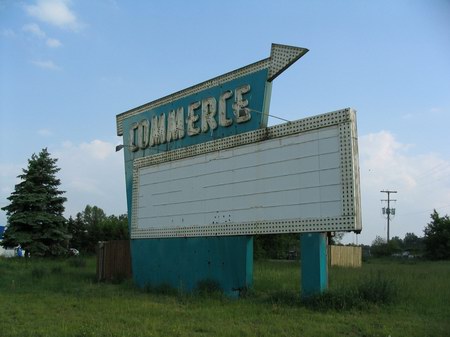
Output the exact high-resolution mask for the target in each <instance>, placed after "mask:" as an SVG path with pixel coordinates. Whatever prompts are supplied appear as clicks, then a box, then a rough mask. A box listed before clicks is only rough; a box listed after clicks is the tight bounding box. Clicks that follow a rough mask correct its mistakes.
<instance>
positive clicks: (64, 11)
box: [24, 0, 82, 30]
mask: <svg viewBox="0 0 450 337" xmlns="http://www.w3.org/2000/svg"><path fill="white" fill-rule="evenodd" d="M69 4H70V1H68V0H37V2H36V4H34V5H25V6H24V8H25V11H26V12H27V13H28V14H29V15H30V16H32V17H34V18H36V19H38V20H40V21H42V22H45V23H48V24H51V25H55V26H57V27H60V28H69V29H72V30H78V29H80V28H81V26H82V25H81V23H80V22H79V21H78V19H77V17H76V15H75V13H74V12H73V11H72V10H71V9H70V8H69Z"/></svg>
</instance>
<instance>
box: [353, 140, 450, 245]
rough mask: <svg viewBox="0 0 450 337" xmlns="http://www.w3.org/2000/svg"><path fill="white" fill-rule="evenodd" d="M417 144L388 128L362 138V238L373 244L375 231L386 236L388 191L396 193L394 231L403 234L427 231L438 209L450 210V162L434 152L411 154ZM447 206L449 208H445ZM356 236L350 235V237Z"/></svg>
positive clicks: (394, 196)
mask: <svg viewBox="0 0 450 337" xmlns="http://www.w3.org/2000/svg"><path fill="white" fill-rule="evenodd" d="M412 148H413V147H412V146H411V145H408V144H402V143H401V142H400V141H399V140H397V139H396V138H395V136H394V135H393V134H392V133H390V132H388V131H380V132H378V133H372V134H368V135H364V136H361V137H360V138H359V151H360V169H361V195H362V213H363V214H362V215H363V231H362V234H361V238H360V240H359V242H360V243H366V244H370V243H371V242H372V241H373V240H374V239H375V236H376V235H380V236H382V237H384V238H385V237H386V230H387V228H386V219H385V217H384V216H383V215H382V214H381V208H382V207H385V206H386V204H385V203H383V202H381V199H386V194H384V193H380V191H381V190H385V189H390V190H396V191H397V192H398V193H397V194H395V195H392V198H394V199H397V202H394V203H393V206H392V207H394V208H396V216H395V217H394V218H393V220H392V222H391V226H390V236H391V237H392V236H399V237H401V238H403V237H404V235H405V234H406V233H407V232H414V233H415V234H417V235H419V236H423V229H424V227H425V226H426V224H427V223H428V222H429V215H430V214H431V212H432V210H433V209H434V208H439V209H440V212H442V213H443V214H448V213H449V211H450V161H449V160H448V159H443V158H441V157H440V156H439V155H438V154H435V153H425V154H411V153H410V151H411V149H412ZM442 206H445V207H442ZM353 238H354V236H352V235H348V236H347V240H350V241H351V240H352V239H353Z"/></svg>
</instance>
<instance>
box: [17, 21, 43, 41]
mask: <svg viewBox="0 0 450 337" xmlns="http://www.w3.org/2000/svg"><path fill="white" fill-rule="evenodd" d="M22 30H23V31H24V32H27V33H30V34H32V35H34V36H36V37H38V38H40V39H44V38H45V37H46V36H47V35H46V34H45V32H44V31H43V30H42V29H41V28H40V27H39V26H38V25H37V24H36V23H30V24H27V25H24V26H23V27H22Z"/></svg>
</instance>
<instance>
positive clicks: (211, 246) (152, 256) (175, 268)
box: [131, 236, 253, 297]
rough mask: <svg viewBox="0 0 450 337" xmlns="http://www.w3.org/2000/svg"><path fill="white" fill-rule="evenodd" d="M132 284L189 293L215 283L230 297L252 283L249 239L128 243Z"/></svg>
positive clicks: (251, 244) (195, 239) (150, 240)
mask: <svg viewBox="0 0 450 337" xmlns="http://www.w3.org/2000/svg"><path fill="white" fill-rule="evenodd" d="M131 254H132V269H133V278H134V281H135V283H136V284H137V285H138V286H139V287H141V288H144V287H146V286H149V287H159V286H169V287H172V288H174V289H177V290H179V291H181V292H192V291H195V290H196V289H198V287H199V285H200V284H202V282H211V284H214V283H216V284H217V285H218V286H219V287H220V288H221V289H222V291H223V292H224V293H225V294H226V295H227V296H230V297H239V295H240V293H241V292H244V291H246V289H248V288H249V287H251V286H252V284H253V237H252V236H232V237H198V238H171V239H135V240H131Z"/></svg>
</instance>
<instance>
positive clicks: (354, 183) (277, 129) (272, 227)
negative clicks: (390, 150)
mask: <svg viewBox="0 0 450 337" xmlns="http://www.w3.org/2000/svg"><path fill="white" fill-rule="evenodd" d="M330 126H338V129H339V152H340V169H341V170H340V171H341V184H342V215H341V216H338V217H325V218H306V219H301V218H300V219H283V220H279V221H273V220H271V221H251V222H242V223H222V224H208V225H198V226H186V227H182V226H173V227H170V228H145V229H143V228H139V224H138V209H139V179H140V178H139V177H140V169H141V168H145V167H148V166H152V165H157V164H161V163H165V162H169V161H175V160H181V159H184V158H188V157H193V156H198V155H202V154H206V153H209V152H215V151H221V150H226V149H231V148H234V147H238V146H243V145H247V144H252V143H257V142H262V141H264V140H268V139H276V138H280V137H285V136H291V135H295V134H300V133H304V132H308V131H313V130H317V129H321V128H325V127H330ZM132 210H133V211H132V218H131V238H132V239H143V238H174V237H199V236H202V237H204V236H232V235H255V234H281V233H304V232H327V231H359V230H361V227H362V226H361V201H360V185H359V161H358V140H357V128H356V112H355V111H354V110H353V109H350V108H347V109H342V110H338V111H333V112H330V113H326V114H322V115H317V116H313V117H308V118H304V119H301V120H297V121H294V122H288V123H284V124H279V125H275V126H271V127H268V128H264V129H259V130H255V131H250V132H247V133H242V134H238V135H235V136H231V137H226V138H222V139H218V140H214V141H210V142H206V143H201V144H196V145H192V146H189V147H185V148H181V149H176V150H173V151H168V152H163V153H159V154H156V155H153V156H148V157H143V158H138V159H135V160H134V162H133V190H132Z"/></svg>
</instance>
